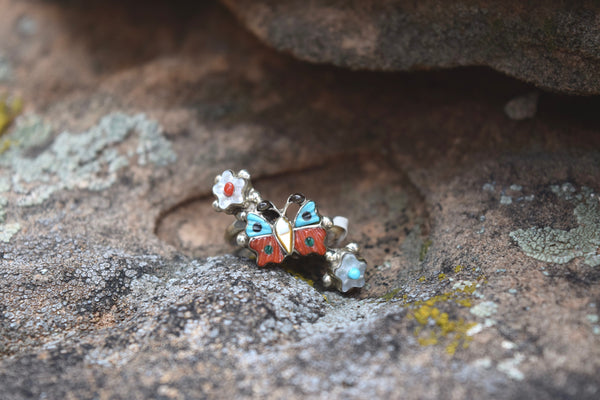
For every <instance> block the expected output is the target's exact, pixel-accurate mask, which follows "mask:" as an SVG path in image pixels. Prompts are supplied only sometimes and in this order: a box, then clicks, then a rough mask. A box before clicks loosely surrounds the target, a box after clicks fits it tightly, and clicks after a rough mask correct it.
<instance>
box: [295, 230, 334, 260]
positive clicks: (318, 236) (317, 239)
mask: <svg viewBox="0 0 600 400" xmlns="http://www.w3.org/2000/svg"><path fill="white" fill-rule="evenodd" d="M326 235H327V233H326V232H325V229H323V228H319V227H317V228H297V229H294V248H295V249H296V250H297V251H298V253H300V254H302V255H303V256H305V255H307V254H311V253H317V254H319V255H324V254H325V252H326V251H327V249H326V248H325V236H326ZM308 237H311V238H313V241H314V243H313V245H312V246H308V244H307V243H306V238H308ZM309 242H310V241H309Z"/></svg>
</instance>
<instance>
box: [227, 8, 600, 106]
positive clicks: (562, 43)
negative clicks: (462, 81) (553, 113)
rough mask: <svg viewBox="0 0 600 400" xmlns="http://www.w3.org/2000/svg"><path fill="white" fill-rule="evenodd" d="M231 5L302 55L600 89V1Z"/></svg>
mask: <svg viewBox="0 0 600 400" xmlns="http://www.w3.org/2000/svg"><path fill="white" fill-rule="evenodd" d="M223 2H224V3H225V4H226V5H227V6H228V7H229V8H230V9H231V10H233V11H234V12H235V14H236V15H237V16H238V17H239V19H240V20H241V21H243V22H244V24H245V25H247V26H248V27H249V28H250V30H251V31H252V32H253V33H254V34H256V35H257V36H258V37H259V38H261V39H262V40H264V41H265V42H267V43H269V44H270V45H271V46H273V47H275V48H276V49H279V50H282V51H286V52H289V53H291V54H293V55H294V56H296V57H298V58H300V59H302V60H308V61H312V62H321V63H332V64H334V65H338V66H343V67H349V68H353V69H371V70H384V71H409V70H419V69H425V70H428V69H432V68H448V67H456V66H465V65H485V66H489V67H492V68H494V69H496V70H498V71H502V72H504V73H506V74H509V75H512V76H515V77H517V78H519V79H522V80H524V81H527V82H531V83H533V84H535V85H537V86H539V87H543V88H548V89H552V90H557V91H562V92H568V93H579V94H598V93H600V78H598V71H599V70H600V7H599V5H598V3H597V2H594V1H578V2H565V1H561V0H553V1H545V2H544V3H543V4H541V3H535V2H533V3H526V4H524V3H523V2H521V1H511V2H506V1H504V2H497V1H488V0H460V1H439V0H427V1H419V2H412V1H406V0H367V1H365V0H355V1H345V0H335V1H330V0H317V1H309V2H307V1H304V0H289V1H278V0H259V1H256V0H223Z"/></svg>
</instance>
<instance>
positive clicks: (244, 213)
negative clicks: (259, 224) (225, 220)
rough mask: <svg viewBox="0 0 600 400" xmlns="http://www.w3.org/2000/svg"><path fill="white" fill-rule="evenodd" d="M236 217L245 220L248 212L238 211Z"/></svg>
mask: <svg viewBox="0 0 600 400" xmlns="http://www.w3.org/2000/svg"><path fill="white" fill-rule="evenodd" d="M237 218H238V219H239V220H241V221H246V220H247V219H248V213H247V212H246V211H240V213H239V214H238V215H237Z"/></svg>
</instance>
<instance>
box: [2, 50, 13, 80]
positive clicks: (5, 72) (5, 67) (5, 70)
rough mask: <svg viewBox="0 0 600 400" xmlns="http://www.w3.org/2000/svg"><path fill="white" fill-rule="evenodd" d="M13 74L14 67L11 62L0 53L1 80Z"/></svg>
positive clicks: (7, 78)
mask: <svg viewBox="0 0 600 400" xmlns="http://www.w3.org/2000/svg"><path fill="white" fill-rule="evenodd" d="M11 76H12V68H11V67H10V63H9V62H8V60H7V59H6V57H4V56H3V55H2V54H0V82H2V81H7V80H9V79H10V78H11Z"/></svg>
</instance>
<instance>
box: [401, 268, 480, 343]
mask: <svg viewBox="0 0 600 400" xmlns="http://www.w3.org/2000/svg"><path fill="white" fill-rule="evenodd" d="M482 281H485V277H480V278H479V282H482ZM465 283H466V284H465V285H461V286H459V287H458V288H456V289H454V290H451V291H448V292H444V293H442V294H439V295H437V296H434V297H431V298H429V299H427V300H419V301H415V302H412V303H408V304H406V305H405V306H406V307H407V308H409V313H408V316H407V318H409V319H414V320H415V321H416V322H417V323H418V324H419V326H417V328H415V330H414V336H415V337H416V338H417V341H418V343H419V344H420V345H421V346H433V345H437V344H439V343H441V342H442V341H443V342H444V343H446V347H445V349H446V353H448V354H449V355H454V354H455V353H456V351H457V349H458V348H460V347H462V348H467V347H468V346H469V343H470V342H471V340H472V338H471V337H470V336H469V335H467V332H468V330H469V329H471V328H472V327H473V326H475V325H476V322H469V321H465V320H464V319H463V318H452V317H450V315H449V314H448V313H447V312H444V311H443V309H444V308H447V307H450V306H451V305H452V304H454V305H458V306H460V307H465V308H469V307H471V306H472V302H471V299H470V297H471V295H472V294H473V292H474V291H475V289H476V288H477V284H478V282H474V283H471V282H465Z"/></svg>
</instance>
